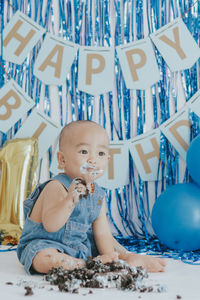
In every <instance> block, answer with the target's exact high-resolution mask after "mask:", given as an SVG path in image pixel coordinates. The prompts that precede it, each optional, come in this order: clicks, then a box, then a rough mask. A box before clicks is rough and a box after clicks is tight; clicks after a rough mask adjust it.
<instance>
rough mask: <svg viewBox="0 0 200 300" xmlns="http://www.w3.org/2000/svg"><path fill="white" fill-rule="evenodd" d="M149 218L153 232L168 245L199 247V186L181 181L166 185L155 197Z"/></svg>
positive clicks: (186, 249)
mask: <svg viewBox="0 0 200 300" xmlns="http://www.w3.org/2000/svg"><path fill="white" fill-rule="evenodd" d="M151 220H152V226H153V229H154V231H155V234H156V235H157V237H158V239H159V240H160V242H161V243H162V244H164V245H166V246H167V247H169V248H171V249H175V250H181V249H182V250H184V251H191V250H197V249H200V187H199V186H198V185H196V184H194V183H182V184H176V185H174V186H171V187H169V188H167V189H166V190H165V191H164V192H163V193H162V194H161V195H160V196H159V197H158V198H157V200H156V201H155V204H154V206H153V209H152V215H151Z"/></svg>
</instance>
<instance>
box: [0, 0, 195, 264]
mask: <svg viewBox="0 0 200 300" xmlns="http://www.w3.org/2000/svg"><path fill="white" fill-rule="evenodd" d="M191 7H192V8H191ZM189 8H191V9H189ZM16 10H20V11H22V12H23V13H25V14H26V15H27V16H28V17H30V18H32V19H33V20H34V21H36V22H37V23H38V24H40V25H41V26H43V27H44V28H45V29H46V31H48V32H51V33H53V34H55V35H57V36H59V37H62V38H63V39H66V40H69V41H72V42H75V43H78V44H80V45H91V46H95V45H96V46H107V47H109V46H118V45H121V44H126V43H129V42H131V41H136V40H138V39H142V38H144V37H146V36H148V35H149V34H150V33H152V32H154V31H155V30H157V29H159V28H160V27H162V26H164V25H165V24H167V23H169V22H171V21H172V20H173V19H175V18H177V17H181V16H183V21H184V22H185V24H186V25H187V27H188V29H189V31H190V32H191V34H192V36H193V37H194V39H195V40H196V42H197V43H198V45H199V43H200V39H199V30H200V28H199V26H200V25H199V24H200V2H199V1H196V2H195V1H191V0H169V1H165V0H159V1H154V0H86V1H85V0H59V1H51V0H47V1H43V0H29V1H25V0H10V1H8V0H7V1H3V0H1V1H0V13H1V14H0V26H1V39H2V32H3V28H4V27H5V25H6V24H7V23H8V22H9V20H10V19H11V17H12V15H13V14H14V13H15V11H16ZM184 13H185V14H184ZM41 43H42V40H41V41H40V42H39V43H38V44H37V45H36V46H35V47H34V48H33V50H32V51H31V52H30V54H29V55H28V56H27V58H26V60H25V61H24V63H23V64H22V65H21V66H19V65H15V64H13V63H9V62H6V61H4V60H3V59H2V56H0V63H1V64H2V66H3V67H4V68H5V70H6V73H5V71H4V69H3V68H2V67H0V87H2V86H3V85H4V83H5V82H6V81H7V80H8V79H9V78H14V79H15V81H16V82H17V83H18V84H19V85H20V86H21V87H22V88H23V89H24V90H25V91H26V92H27V93H28V94H29V95H30V97H31V98H33V100H34V101H35V103H36V106H37V107H40V108H41V107H42V108H43V111H44V112H45V113H46V114H48V115H49V116H50V117H54V119H55V118H57V122H60V124H61V126H63V125H65V124H66V123H68V122H70V121H72V120H80V119H88V120H94V121H96V122H98V123H99V124H101V125H103V126H104V127H105V128H106V129H107V131H108V133H109V135H110V138H111V140H126V139H130V138H133V137H135V136H136V135H139V134H142V133H144V132H146V131H147V130H149V127H148V126H147V115H146V114H147V112H148V111H149V107H151V111H152V116H151V119H152V122H151V129H154V128H157V127H158V126H159V125H160V124H162V123H163V122H164V121H166V120H167V119H168V118H169V117H170V116H171V115H172V114H173V113H174V112H176V111H177V109H178V107H179V103H178V101H179V99H178V87H177V80H178V79H179V80H180V83H181V85H182V87H183V89H184V93H185V100H186V101H187V100H189V99H190V98H191V96H192V95H194V94H195V92H197V90H198V89H199V85H200V81H199V61H198V62H196V63H195V65H194V66H193V67H192V68H191V69H188V70H185V71H182V72H174V73H172V72H171V71H170V70H169V68H168V67H167V65H166V63H165V61H164V60H163V58H162V57H161V55H160V54H159V53H158V51H156V48H155V53H156V57H157V63H158V66H159V69H160V73H161V80H160V81H159V82H157V83H156V84H154V85H153V86H152V87H151V88H150V89H148V90H145V91H141V90H128V89H127V88H126V85H125V82H124V79H123V76H122V71H121V69H120V65H119V60H118V58H117V56H115V90H114V91H113V93H111V92H110V93H107V94H105V95H100V96H99V97H94V96H91V95H89V94H85V93H83V92H80V91H79V90H78V88H77V84H78V57H77V58H76V59H75V61H74V63H73V65H72V67H71V71H70V73H69V74H68V77H67V80H66V83H65V84H64V85H63V86H60V87H57V88H56V89H57V90H56V92H57V96H58V104H57V107H58V108H57V115H56V116H55V109H54V108H53V102H52V99H51V95H50V94H51V93H50V92H51V87H49V86H45V85H44V83H42V82H41V81H40V80H39V79H37V78H36V77H35V76H34V75H33V66H34V62H35V59H36V57H37V54H38V52H39V50H40V47H41ZM2 51H3V49H2V43H1V53H3V52H2ZM41 95H42V96H41ZM190 120H191V125H192V130H191V140H192V139H193V138H194V137H195V136H196V135H198V134H199V119H198V118H197V117H196V116H195V115H194V114H191V115H190ZM21 123H22V120H20V121H19V122H17V123H16V124H15V126H14V127H13V128H12V129H10V130H9V132H8V133H7V134H3V133H0V145H1V146H2V145H3V144H4V142H5V141H6V140H9V139H12V137H13V136H14V134H15V133H16V132H17V130H18V129H19V128H20V126H21ZM148 125H149V123H148ZM160 156H161V157H162V180H161V181H156V182H143V181H142V180H141V178H140V176H139V174H138V172H137V170H136V168H135V167H134V164H133V161H132V158H131V156H130V166H129V167H130V184H129V185H128V186H124V187H123V188H118V189H116V190H114V191H108V192H107V203H108V214H109V217H110V221H111V225H112V226H113V231H115V233H116V235H118V236H121V238H120V237H119V240H120V242H121V243H122V244H124V245H125V246H126V247H127V248H130V247H132V249H133V248H134V247H135V248H134V249H136V250H137V251H141V249H142V251H154V253H155V251H161V252H164V251H165V250H163V249H161V247H160V245H159V243H158V242H157V241H156V240H152V236H153V230H152V227H151V219H150V214H151V208H152V206H153V203H154V201H155V199H156V198H157V196H158V195H159V194H160V193H161V191H163V190H165V189H166V188H167V186H169V185H171V184H175V183H178V182H180V181H188V180H189V176H188V173H187V170H186V167H185V165H184V163H183V162H181V161H180V159H179V155H178V153H177V151H176V150H175V149H174V148H173V147H172V145H171V144H170V143H169V142H168V140H167V139H166V138H165V137H164V136H162V138H161V150H160ZM51 159H52V148H50V149H49V153H48V161H49V165H50V164H51ZM180 164H183V166H180ZM180 169H181V170H185V171H184V176H181V174H180ZM165 175H166V176H165ZM50 176H51V174H50ZM116 211H117V213H116ZM116 215H117V216H116ZM122 236H129V239H126V240H124V239H123V238H122ZM138 241H139V242H138ZM146 241H148V245H147V243H146ZM151 245H152V246H151ZM196 255H197V256H198V253H197V254H196ZM195 259H196V258H195ZM195 259H194V260H195ZM186 260H187V259H186Z"/></svg>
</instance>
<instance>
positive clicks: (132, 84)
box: [3, 11, 200, 95]
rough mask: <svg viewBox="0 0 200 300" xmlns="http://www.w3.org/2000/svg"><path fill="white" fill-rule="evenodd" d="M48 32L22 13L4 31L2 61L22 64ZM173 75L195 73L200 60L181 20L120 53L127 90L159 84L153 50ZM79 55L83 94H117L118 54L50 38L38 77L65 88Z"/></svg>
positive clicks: (42, 53)
mask: <svg viewBox="0 0 200 300" xmlns="http://www.w3.org/2000/svg"><path fill="white" fill-rule="evenodd" d="M44 33H45V29H44V28H42V27H41V26H39V25H38V24H37V23H36V22H34V21H33V20H32V19H30V18H28V17H27V16H26V15H25V14H23V13H22V12H20V11H17V12H16V13H15V15H14V16H13V17H12V18H11V20H10V22H9V23H8V24H7V25H6V27H5V28H4V30H3V59H4V60H6V61H10V62H13V63H15V64H19V65H20V64H22V63H23V61H24V59H25V58H26V56H27V54H28V53H29V51H31V49H32V48H33V47H34V46H35V45H36V43H37V42H38V41H39V40H40V39H41V37H42V36H43V34H44ZM152 42H153V43H154V45H155V46H156V47H157V49H158V50H159V52H160V53H161V55H162V56H163V58H164V60H165V62H166V63H167V65H168V66H169V68H170V70H171V71H173V72H175V71H180V70H185V69H188V68H190V67H191V66H192V65H193V64H194V63H195V62H196V61H197V59H198V58H199V57H200V49H199V47H198V45H197V43H196V42H195V40H194V39H193V37H192V35H191V33H190V32H189V30H188V29H187V27H186V25H185V24H184V22H183V21H182V18H177V19H175V20H174V21H173V22H171V23H169V24H167V25H165V26H163V27H161V28H160V29H159V30H157V31H155V32H154V33H153V34H151V35H150V36H149V37H147V38H145V39H141V40H138V41H136V42H133V43H127V44H125V45H121V46H118V47H116V51H117V55H118V58H119V61H120V65H121V69H122V73H123V76H124V80H125V83H126V86H127V88H128V89H147V88H149V87H150V86H152V85H153V84H154V83H156V82H158V81H159V80H160V72H159V68H158V65H157V62H156V57H155V53H154V49H153V44H152ZM78 50H79V64H78V89H79V90H80V91H83V92H85V93H88V94H91V95H99V94H103V93H106V92H109V91H112V90H113V89H114V67H115V64H114V59H115V48H112V47H107V48H106V47H90V46H87V47H85V46H80V45H77V44H75V43H72V42H68V41H66V40H64V39H61V38H58V37H56V36H54V35H52V34H50V33H47V34H46V36H45V39H44V42H43V43H42V46H41V49H40V51H39V53H38V56H37V58H36V61H35V64H34V75H35V76H36V77H37V78H39V79H40V80H41V81H42V82H44V83H45V84H48V85H51V84H52V85H62V84H63V83H64V82H65V80H66V77H67V74H68V72H69V71H70V68H71V65H72V63H73V61H74V59H75V57H76V54H77V51H78Z"/></svg>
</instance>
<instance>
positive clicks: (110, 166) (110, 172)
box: [108, 148, 121, 179]
mask: <svg viewBox="0 0 200 300" xmlns="http://www.w3.org/2000/svg"><path fill="white" fill-rule="evenodd" d="M120 153H121V149H120V148H112V149H109V154H110V160H109V163H108V179H114V154H120Z"/></svg>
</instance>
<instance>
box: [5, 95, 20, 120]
mask: <svg viewBox="0 0 200 300" xmlns="http://www.w3.org/2000/svg"><path fill="white" fill-rule="evenodd" d="M11 97H13V98H15V103H14V104H9V103H8V100H9V99H10V98H11ZM20 104H21V100H20V97H19V96H18V95H17V93H15V91H14V90H10V91H9V92H8V93H7V94H6V95H5V96H4V97H3V98H1V99H0V107H1V106H5V108H6V113H5V114H4V115H1V114H0V120H7V119H9V118H10V116H11V111H12V109H16V108H18V107H19V106H20Z"/></svg>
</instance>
